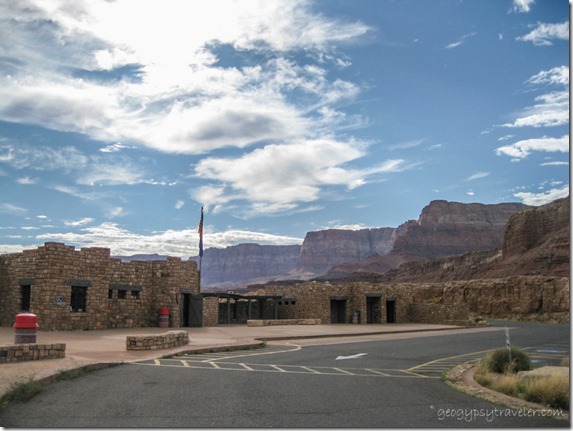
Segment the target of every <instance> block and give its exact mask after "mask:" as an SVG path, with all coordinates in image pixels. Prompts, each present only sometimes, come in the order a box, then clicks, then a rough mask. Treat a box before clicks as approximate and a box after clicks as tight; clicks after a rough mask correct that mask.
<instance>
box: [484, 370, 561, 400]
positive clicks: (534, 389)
mask: <svg viewBox="0 0 573 431" xmlns="http://www.w3.org/2000/svg"><path fill="white" fill-rule="evenodd" d="M474 379H475V381H476V382H478V383H479V384H480V385H482V386H484V387H486V388H489V389H491V390H494V391H496V392H501V393H503V394H506V395H510V396H512V397H516V398H521V399H524V400H526V401H531V402H534V403H538V404H543V405H545V406H548V407H551V408H560V409H565V410H569V377H568V376H567V375H554V376H550V377H543V376H539V377H518V376H517V374H511V373H504V374H498V373H492V372H491V371H489V370H488V368H487V366H486V365H485V364H483V363H480V364H479V365H478V368H477V370H476V372H475V375H474Z"/></svg>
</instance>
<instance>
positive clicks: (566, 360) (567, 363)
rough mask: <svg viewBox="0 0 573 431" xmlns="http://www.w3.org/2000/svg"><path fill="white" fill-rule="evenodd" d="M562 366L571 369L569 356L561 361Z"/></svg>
mask: <svg viewBox="0 0 573 431" xmlns="http://www.w3.org/2000/svg"><path fill="white" fill-rule="evenodd" d="M561 366H562V367H569V356H565V357H564V358H563V359H561Z"/></svg>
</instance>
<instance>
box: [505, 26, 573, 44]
mask: <svg viewBox="0 0 573 431" xmlns="http://www.w3.org/2000/svg"><path fill="white" fill-rule="evenodd" d="M553 39H558V40H569V21H565V22H562V23H558V24H546V23H539V24H538V25H537V27H536V28H535V29H533V30H532V31H531V32H529V33H527V34H526V35H525V36H519V37H517V38H516V40H519V41H522V42H532V43H533V44H534V45H537V46H550V45H553V42H552V40H553Z"/></svg>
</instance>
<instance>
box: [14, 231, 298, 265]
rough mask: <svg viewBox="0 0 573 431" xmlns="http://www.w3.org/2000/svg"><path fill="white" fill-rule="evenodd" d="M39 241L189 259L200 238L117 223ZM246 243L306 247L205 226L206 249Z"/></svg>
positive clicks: (275, 237) (280, 238)
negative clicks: (135, 229) (141, 230)
mask: <svg viewBox="0 0 573 431" xmlns="http://www.w3.org/2000/svg"><path fill="white" fill-rule="evenodd" d="M36 238H37V239H38V240H40V241H61V242H65V243H67V244H73V245H75V246H76V247H106V248H110V249H111V254H112V255H117V256H124V255H133V254H153V253H159V254H163V255H168V256H178V257H182V258H188V257H189V256H194V255H197V254H198V252H199V250H198V244H199V235H198V233H197V229H196V228H195V227H194V228H192V229H183V230H167V231H162V232H154V233H152V234H150V235H142V234H137V233H133V232H130V231H128V230H127V229H124V228H122V227H120V226H119V225H118V224H116V223H110V222H108V223H102V224H100V225H99V226H93V227H87V228H84V229H82V230H81V232H79V233H73V232H64V233H50V234H41V235H38V236H37V237H36ZM245 242H256V243H258V244H268V245H292V244H302V238H295V237H289V236H281V235H273V234H267V233H261V232H251V231H245V230H233V229H231V230H228V231H224V232H212V231H211V230H210V228H209V226H206V227H205V233H204V244H205V248H209V247H217V248H225V247H227V246H230V245H236V244H240V243H245ZM13 250H14V252H16V251H21V249H18V248H17V247H16V246H15V247H14V248H13Z"/></svg>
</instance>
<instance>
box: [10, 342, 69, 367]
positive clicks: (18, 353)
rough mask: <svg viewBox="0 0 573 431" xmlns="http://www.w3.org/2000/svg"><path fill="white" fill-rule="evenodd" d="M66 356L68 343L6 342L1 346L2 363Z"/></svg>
mask: <svg viewBox="0 0 573 431" xmlns="http://www.w3.org/2000/svg"><path fill="white" fill-rule="evenodd" d="M65 357H66V345H65V344H64V343H54V344H6V345H2V346H0V364H1V363H6V362H20V361H34V360H38V359H59V358H65Z"/></svg>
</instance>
